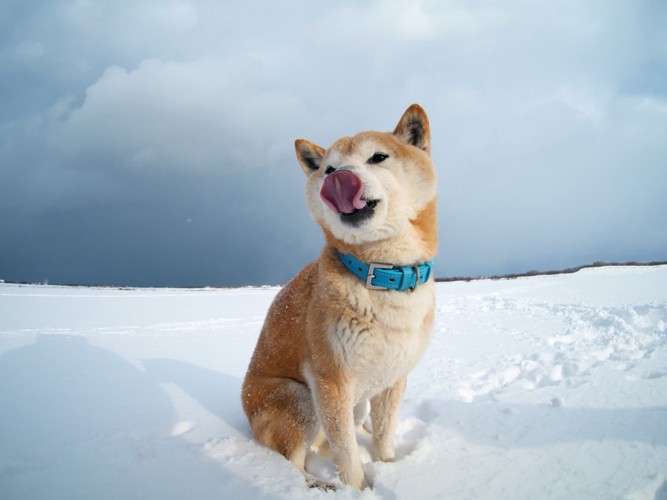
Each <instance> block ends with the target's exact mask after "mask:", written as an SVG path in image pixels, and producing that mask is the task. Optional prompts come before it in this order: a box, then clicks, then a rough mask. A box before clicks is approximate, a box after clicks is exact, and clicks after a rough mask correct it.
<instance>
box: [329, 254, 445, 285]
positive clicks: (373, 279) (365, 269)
mask: <svg viewBox="0 0 667 500" xmlns="http://www.w3.org/2000/svg"><path fill="white" fill-rule="evenodd" d="M339 257H340V261H341V262H342V263H343V265H344V266H345V267H346V268H347V269H348V270H349V271H350V272H352V273H353V274H355V275H356V276H357V277H359V278H360V279H361V280H362V281H365V282H366V288H370V289H373V290H386V289H388V290H399V291H401V290H414V289H415V288H417V287H418V286H419V285H421V284H423V283H426V282H427V281H428V280H429V279H430V278H431V271H432V269H433V261H432V260H429V261H428V262H425V263H424V264H422V265H420V266H417V265H415V266H405V267H401V266H393V265H391V264H379V263H376V262H371V263H370V264H366V263H365V262H362V261H360V260H359V259H357V258H356V257H355V256H354V255H352V254H349V253H341V254H339Z"/></svg>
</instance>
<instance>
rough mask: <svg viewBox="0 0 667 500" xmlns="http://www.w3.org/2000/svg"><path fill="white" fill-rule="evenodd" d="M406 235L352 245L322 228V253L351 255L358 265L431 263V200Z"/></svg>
mask: <svg viewBox="0 0 667 500" xmlns="http://www.w3.org/2000/svg"><path fill="white" fill-rule="evenodd" d="M406 231H409V234H408V233H407V232H406V233H404V234H401V235H397V236H395V237H392V238H388V239H384V240H381V241H373V242H369V243H363V244H358V245H353V244H350V243H346V242H345V241H343V240H340V239H338V238H336V237H335V236H334V235H333V233H331V231H329V230H328V229H326V228H324V236H325V239H326V242H327V245H326V246H327V249H325V253H329V252H330V253H331V255H332V256H337V255H338V254H351V255H353V256H354V257H356V258H357V259H359V260H360V261H363V262H367V263H371V262H382V263H385V264H392V265H394V266H397V267H400V266H414V265H420V264H423V263H424V262H427V261H430V260H433V258H434V257H435V255H436V253H437V250H438V238H437V235H438V227H437V216H436V202H435V200H433V201H432V202H431V203H429V204H428V205H427V206H426V208H425V209H424V210H423V211H422V212H420V214H419V215H418V216H417V218H416V219H414V220H412V221H410V225H409V227H408V229H407V230H406Z"/></svg>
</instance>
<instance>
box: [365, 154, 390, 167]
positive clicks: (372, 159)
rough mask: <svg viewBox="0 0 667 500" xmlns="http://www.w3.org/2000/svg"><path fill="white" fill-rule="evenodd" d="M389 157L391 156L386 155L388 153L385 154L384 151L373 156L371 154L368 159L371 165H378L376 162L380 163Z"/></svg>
mask: <svg viewBox="0 0 667 500" xmlns="http://www.w3.org/2000/svg"><path fill="white" fill-rule="evenodd" d="M387 158H389V155H386V154H384V153H375V154H374V155H373V156H371V157H370V158H369V159H368V163H369V164H370V165H376V164H378V163H382V162H383V161H385V160H386V159H387Z"/></svg>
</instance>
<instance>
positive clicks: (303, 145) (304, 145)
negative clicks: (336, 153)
mask: <svg viewBox="0 0 667 500" xmlns="http://www.w3.org/2000/svg"><path fill="white" fill-rule="evenodd" d="M294 149H295V150H296V159H297V160H299V165H301V169H302V170H303V171H304V172H305V173H306V175H310V174H312V173H313V172H315V171H316V170H317V169H318V168H320V163H322V158H323V157H324V153H325V152H326V150H325V149H324V148H321V147H319V146H318V145H317V144H313V143H312V142H310V141H307V140H306V139H297V140H296V141H294Z"/></svg>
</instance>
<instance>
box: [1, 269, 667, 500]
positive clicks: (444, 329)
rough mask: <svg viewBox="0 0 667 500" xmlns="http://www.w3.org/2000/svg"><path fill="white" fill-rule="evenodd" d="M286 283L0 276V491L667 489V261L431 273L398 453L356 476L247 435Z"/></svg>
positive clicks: (178, 493)
mask: <svg viewBox="0 0 667 500" xmlns="http://www.w3.org/2000/svg"><path fill="white" fill-rule="evenodd" d="M277 290H278V289H277V288H261V289H236V290H219V289H218V290H213V289H196V290H178V289H131V290H119V289H105V288H70V287H57V286H19V285H12V284H0V498H1V499H3V500H10V499H11V500H13V499H86V500H89V499H114V500H117V499H124V500H127V499H139V498H141V499H198V500H199V499H202V500H205V499H216V500H220V499H229V498H234V499H244V498H253V499H254V498H276V499H277V498H281V499H288V498H289V499H294V498H309V499H315V498H341V499H343V498H359V499H375V498H383V499H427V498H439V499H444V498H446V499H464V498H467V499H503V500H505V499H508V498H512V499H536V498H539V499H543V498H547V499H550V498H563V499H565V498H567V499H570V500H571V499H589V498H599V499H625V498H627V499H651V500H653V499H660V500H665V499H667V331H666V330H667V266H659V267H618V268H599V269H589V270H583V271H580V272H578V273H576V274H573V275H561V276H549V277H533V278H522V279H516V280H509V281H507V280H501V281H476V282H470V283H465V282H457V283H440V284H438V285H437V291H438V303H437V327H436V332H435V335H434V338H433V341H432V344H431V346H430V348H429V350H428V351H427V353H426V355H425V357H424V358H423V359H422V361H421V362H420V363H419V365H418V366H417V368H416V369H415V371H414V372H413V373H412V375H411V377H410V379H409V386H408V391H407V394H406V400H405V403H404V405H403V408H402V412H401V419H400V423H399V426H398V432H397V435H396V443H397V449H398V459H397V461H396V462H394V463H381V464H377V463H367V464H366V471H367V474H368V476H369V477H370V478H371V479H372V480H373V481H374V485H375V486H374V489H372V490H365V491H361V492H359V491H354V490H352V489H350V488H347V487H343V488H340V489H339V490H338V492H336V493H325V492H322V491H318V490H308V489H307V488H306V486H305V483H304V481H303V480H302V478H301V476H300V474H299V473H298V472H297V471H296V470H295V469H294V468H293V467H292V466H291V465H289V464H288V463H287V461H285V460H284V459H283V458H282V457H281V456H279V455H277V454H275V453H273V452H271V451H268V450H266V449H264V448H262V447H261V446H259V445H258V444H257V443H256V442H255V441H253V439H252V438H251V435H250V432H249V428H248V425H247V422H246V420H245V417H244V415H243V412H242V410H241V405H240V402H239V391H240V387H241V381H242V378H243V375H244V373H245V369H246V366H247V364H248V361H249V359H250V355H251V353H252V350H253V347H254V344H255V341H256V339H257V335H258V333H259V330H260V327H261V325H262V321H263V317H264V314H265V312H266V310H267V308H268V306H269V303H270V302H271V300H272V298H273V297H274V296H275V294H276V292H277ZM360 439H361V441H362V443H365V445H366V447H365V448H364V449H363V450H362V452H363V453H364V456H365V459H364V460H365V461H366V462H368V451H367V449H366V448H367V444H368V439H367V438H366V437H364V436H360ZM309 465H310V468H311V470H312V471H314V473H315V474H317V475H319V476H321V477H324V478H335V473H334V470H333V467H332V465H331V463H330V462H329V461H328V460H327V459H324V458H321V457H311V459H310V460H309Z"/></svg>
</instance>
